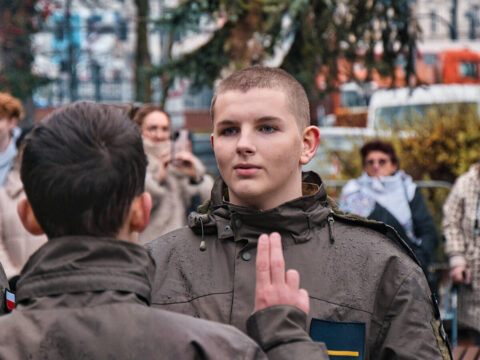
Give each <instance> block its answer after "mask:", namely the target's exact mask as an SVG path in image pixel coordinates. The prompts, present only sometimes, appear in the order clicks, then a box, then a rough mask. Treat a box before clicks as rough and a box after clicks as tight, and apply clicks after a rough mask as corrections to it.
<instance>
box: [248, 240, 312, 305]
mask: <svg viewBox="0 0 480 360" xmlns="http://www.w3.org/2000/svg"><path fill="white" fill-rule="evenodd" d="M256 274H257V282H256V287H255V309H254V311H259V310H262V309H264V308H266V307H269V306H273V305H292V306H296V307H298V308H299V309H300V310H302V311H303V312H305V313H306V314H308V312H309V311H310V300H309V298H308V292H307V290H305V289H300V275H299V274H298V271H296V270H288V271H287V272H286V273H285V260H284V258H283V250H282V240H281V237H280V234H278V233H272V234H270V235H267V234H262V235H260V237H259V239H258V246H257V263H256Z"/></svg>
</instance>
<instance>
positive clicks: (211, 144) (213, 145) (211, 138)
mask: <svg viewBox="0 0 480 360" xmlns="http://www.w3.org/2000/svg"><path fill="white" fill-rule="evenodd" d="M210 146H211V147H212V150H213V151H215V144H214V141H213V134H210Z"/></svg>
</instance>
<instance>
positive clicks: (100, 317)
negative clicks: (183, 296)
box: [0, 237, 266, 360]
mask: <svg viewBox="0 0 480 360" xmlns="http://www.w3.org/2000/svg"><path fill="white" fill-rule="evenodd" d="M153 273H154V263H153V262H152V260H151V258H150V256H149V254H148V252H147V251H146V250H145V249H144V248H143V247H141V246H138V245H135V244H132V243H127V242H123V241H119V240H115V239H101V238H88V237H65V238H56V239H52V240H49V241H48V242H47V243H46V244H45V245H44V246H43V247H42V248H40V249H39V250H38V251H37V252H36V253H35V254H33V256H32V257H31V258H30V259H29V261H28V262H27V264H26V266H25V267H24V269H23V271H22V273H21V276H20V280H19V281H18V284H17V308H16V309H15V310H14V311H13V312H12V313H10V314H8V315H4V316H2V317H0V358H1V359H9V360H15V359H175V360H179V359H266V356H265V354H264V353H263V352H262V350H261V349H260V348H259V347H258V346H257V344H256V343H255V342H254V341H253V340H251V339H249V338H248V337H247V336H245V335H244V334H242V333H241V332H240V331H238V330H237V329H235V328H233V327H228V326H225V325H221V324H216V323H213V322H210V321H205V320H200V319H194V318H192V317H189V316H186V315H182V314H176V313H172V312H168V311H162V310H159V309H153V308H150V307H149V306H148V305H149V303H150V293H151V284H150V283H151V279H152V275H153Z"/></svg>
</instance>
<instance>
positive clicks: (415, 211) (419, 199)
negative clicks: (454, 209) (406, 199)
mask: <svg viewBox="0 0 480 360" xmlns="http://www.w3.org/2000/svg"><path fill="white" fill-rule="evenodd" d="M410 209H411V211H412V220H413V226H414V229H415V236H416V237H417V238H419V239H422V243H421V244H420V245H417V244H414V243H413V242H412V241H410V239H409V237H408V236H407V233H406V232H405V228H404V227H403V226H402V225H401V224H400V223H399V222H398V220H397V219H396V218H395V217H394V216H393V215H392V214H391V213H390V212H389V211H388V210H387V209H385V208H384V207H382V206H381V205H379V204H378V203H377V204H375V208H374V209H373V211H372V213H371V214H370V215H369V216H368V218H369V219H372V220H376V221H381V222H383V223H385V224H388V225H390V226H392V227H393V228H394V229H395V230H397V232H398V234H399V235H400V237H401V238H402V239H404V240H405V242H406V243H407V244H408V245H409V246H410V247H411V248H412V250H413V252H414V253H415V256H416V257H417V259H418V261H419V262H420V265H421V266H422V269H423V270H424V272H425V273H426V274H428V267H429V265H431V264H432V263H433V262H434V261H435V250H436V248H437V246H438V243H439V240H438V234H437V229H436V228H435V222H434V220H433V217H432V215H431V214H430V210H429V209H428V205H427V203H426V202H425V199H424V197H423V195H422V193H421V190H420V188H418V187H417V189H416V190H415V195H414V197H413V199H412V201H410Z"/></svg>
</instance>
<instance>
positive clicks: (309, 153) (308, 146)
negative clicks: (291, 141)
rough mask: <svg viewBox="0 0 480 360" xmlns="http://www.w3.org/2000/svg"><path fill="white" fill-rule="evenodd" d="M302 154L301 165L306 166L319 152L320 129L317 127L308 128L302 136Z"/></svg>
mask: <svg viewBox="0 0 480 360" xmlns="http://www.w3.org/2000/svg"><path fill="white" fill-rule="evenodd" d="M302 142H303V145H302V146H303V147H302V154H301V156H300V164H301V165H305V164H308V163H309V162H310V160H312V158H313V157H314V156H315V153H316V152H317V148H318V144H319V143H320V129H319V128H318V127H316V126H308V127H307V128H306V129H305V130H304V131H303V135H302Z"/></svg>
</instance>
